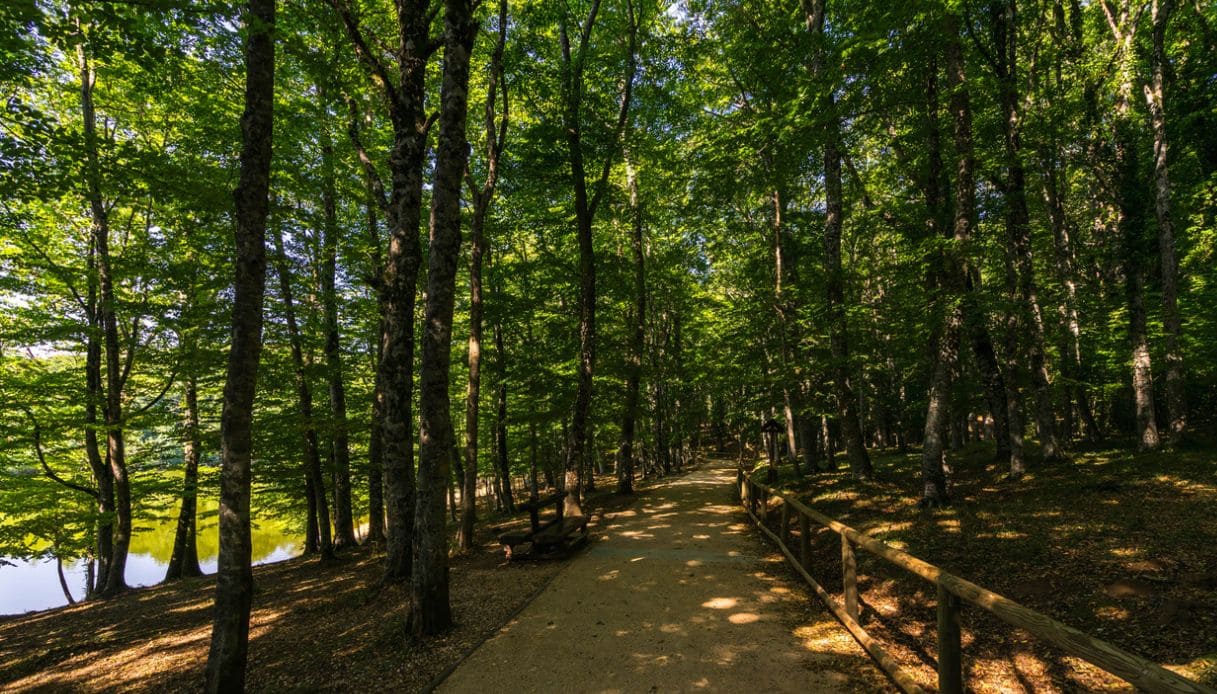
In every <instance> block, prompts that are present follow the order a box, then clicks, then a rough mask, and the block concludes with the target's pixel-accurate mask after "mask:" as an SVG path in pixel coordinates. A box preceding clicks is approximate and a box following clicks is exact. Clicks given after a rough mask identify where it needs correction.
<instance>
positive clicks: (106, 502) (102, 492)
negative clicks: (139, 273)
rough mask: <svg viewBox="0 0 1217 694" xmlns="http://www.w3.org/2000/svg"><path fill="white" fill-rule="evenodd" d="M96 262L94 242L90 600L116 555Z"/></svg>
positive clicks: (89, 351) (88, 381) (88, 448)
mask: <svg viewBox="0 0 1217 694" xmlns="http://www.w3.org/2000/svg"><path fill="white" fill-rule="evenodd" d="M96 258H97V252H96V249H95V248H94V247H93V242H92V240H91V239H90V242H89V256H88V267H89V288H88V298H87V300H86V303H87V305H88V307H89V310H88V319H89V332H88V337H87V338H86V341H85V454H86V457H87V458H88V460H89V469H90V470H92V471H93V480H94V481H95V482H96V483H97V511H98V516H99V520H98V521H97V524H96V526H95V532H96V533H97V539H96V548H95V550H94V551H95V552H96V556H97V571H96V574H95V575H94V577H93V580H91V581H89V586H88V596H89V597H93V596H95V595H97V594H98V593H100V592H101V591H103V590H104V589H105V587H106V579H107V577H108V576H109V570H110V555H111V554H112V553H113V551H114V522H113V520H112V518H113V516H114V478H113V477H112V476H111V475H110V466H109V465H107V464H106V461H105V458H104V457H103V456H102V453H101V445H100V443H99V442H98V439H97V430H98V429H99V428H100V427H99V424H100V422H99V420H98V416H97V406H98V404H99V403H100V404H101V405H102V409H105V402H104V397H105V396H104V393H103V388H102V383H101V341H100V340H99V339H98V337H99V336H100V334H101V314H100V310H99V308H98V305H97V280H96V274H97V273H96V272H94V269H95V267H96ZM103 416H104V415H103Z"/></svg>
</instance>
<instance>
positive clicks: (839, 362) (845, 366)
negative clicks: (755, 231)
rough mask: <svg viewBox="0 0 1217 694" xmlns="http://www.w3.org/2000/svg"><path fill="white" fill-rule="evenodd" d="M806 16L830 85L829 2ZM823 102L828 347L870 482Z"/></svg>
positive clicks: (818, 74) (834, 125) (862, 475)
mask: <svg viewBox="0 0 1217 694" xmlns="http://www.w3.org/2000/svg"><path fill="white" fill-rule="evenodd" d="M803 9H804V15H805V19H806V23H807V29H808V31H810V32H811V33H812V35H813V37H814V38H815V40H816V42H817V46H816V48H815V49H814V51H813V57H812V65H811V76H812V78H813V79H814V80H818V81H821V82H823V83H825V84H826V85H828V84H830V83H832V82H833V81H834V80H832V79H831V78H830V76H829V75H828V74H827V63H828V50H827V42H828V39H827V37H826V35H825V31H824V22H825V3H824V0H804V2H803ZM824 93H825V95H826V96H824V98H823V109H824V113H825V114H828V115H827V117H826V124H825V126H824V132H823V137H824V205H825V217H824V258H825V264H826V267H825V271H826V272H825V274H826V276H827V277H826V285H827V305H828V312H827V313H828V321H829V344H830V349H831V352H832V361H833V366H832V371H833V390H834V392H835V395H836V400H837V412H838V414H839V416H840V420H841V433H842V436H844V438H845V451H846V455H847V457H848V459H849V467H850V472H851V473H852V474H853V476H854V477H856V478H859V479H866V478H869V477H870V476H871V475H872V474H873V472H872V469H871V462H870V456H869V455H867V452H866V444H865V443H864V442H863V440H862V422H861V420H860V416H859V412H858V400H857V397H856V396H855V394H854V389H853V386H852V385H851V383H850V370H851V369H850V363H849V329H848V325H847V321H846V311H845V277H844V272H843V270H842V267H841V224H842V215H843V195H842V189H841V119H840V116H839V115H838V114H837V105H836V99H835V97H834V96H833V94H832V89H831V87H827V86H826V87H825V88H824Z"/></svg>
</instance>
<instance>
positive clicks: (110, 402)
mask: <svg viewBox="0 0 1217 694" xmlns="http://www.w3.org/2000/svg"><path fill="white" fill-rule="evenodd" d="M80 31H81V32H82V33H83V31H84V30H83V29H80ZM86 43H87V41H86V40H85V39H84V38H83V37H82V40H81V42H80V43H78V44H77V46H76V58H77V63H78V68H79V70H80V108H81V113H82V117H83V121H84V145H85V170H84V171H85V188H86V197H87V198H88V202H89V214H90V221H91V225H90V230H91V237H92V245H93V254H94V255H93V259H94V268H95V269H96V271H97V288H98V292H99V295H98V298H97V304H96V308H97V321H96V322H97V324H98V325H99V326H100V327H101V332H102V345H103V347H104V355H105V376H106V388H105V408H104V418H105V425H106V463H107V465H108V467H109V477H110V478H111V479H112V480H113V490H114V525H113V526H112V537H113V541H112V545H111V548H110V558H109V563H108V566H107V567H105V571H104V573H105V575H106V582H105V586H104V588H102V591H101V593H102V595H105V596H113V595H117V594H118V593H121V592H122V591H124V590H126V589H127V582H126V577H125V574H126V567H127V553H128V551H129V549H130V546H131V486H130V483H129V482H128V480H127V460H126V447H125V445H124V442H123V429H122V427H123V412H122V407H123V398H122V391H123V383H122V380H123V377H122V369H121V367H120V363H121V361H122V355H121V354H120V353H119V347H118V321H117V319H116V317H115V309H114V273H113V269H112V267H111V265H110V220H109V213H108V212H107V210H106V205H105V200H104V199H103V197H102V190H101V163H100V157H99V155H98V144H97V115H96V111H95V110H94V107H93V87H94V84H95V83H96V80H97V75H96V73H95V72H94V71H93V67H92V65H91V64H90V62H89V57H88V53H87V49H86ZM103 498H104V497H103Z"/></svg>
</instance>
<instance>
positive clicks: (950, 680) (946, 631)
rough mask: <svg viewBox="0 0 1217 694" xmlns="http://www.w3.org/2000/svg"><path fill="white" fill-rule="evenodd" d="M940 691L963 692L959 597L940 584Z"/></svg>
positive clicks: (954, 693) (959, 693) (946, 693)
mask: <svg viewBox="0 0 1217 694" xmlns="http://www.w3.org/2000/svg"><path fill="white" fill-rule="evenodd" d="M938 691H939V692H941V693H942V694H963V660H962V658H961V653H960V645H959V598H958V597H956V596H955V595H954V594H953V593H951V591H949V590H947V589H946V587H945V586H943V585H942V584H941V583H939V584H938Z"/></svg>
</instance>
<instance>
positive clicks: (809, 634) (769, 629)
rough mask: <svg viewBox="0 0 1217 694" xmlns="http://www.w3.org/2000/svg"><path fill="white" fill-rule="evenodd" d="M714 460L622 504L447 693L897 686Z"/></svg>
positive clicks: (462, 669) (729, 470)
mask: <svg viewBox="0 0 1217 694" xmlns="http://www.w3.org/2000/svg"><path fill="white" fill-rule="evenodd" d="M734 479H735V464H734V462H733V461H716V462H713V461H712V462H711V463H710V464H707V465H706V466H705V467H703V468H702V469H700V470H697V471H695V472H692V473H690V474H688V475H686V476H684V477H682V478H679V479H674V480H670V481H668V482H666V483H665V484H663V485H660V486H658V487H656V488H655V489H654V490H653V491H651V492H649V493H647V494H646V495H645V496H643V497H642V498H641V499H639V502H638V503H636V504H635V505H634V506H633V507H631V508H629V509H623V510H621V511H618V512H616V513H610V514H608V515H607V516H606V517H605V520H604V522H603V523H602V524H601V526H600V528H599V529H598V531H597V533H596V536H595V538H594V540H593V541H592V546H591V549H590V550H588V552H587V553H586V554H585V555H583V556H581V557H579V559H578V560H577V561H574V562H571V563H570V564H569V565H567V566H566V567H565V568H563V570H562V572H561V573H560V574H558V576H557V577H556V578H555V579H554V580H553V582H552V583H550V585H549V586H548V587H547V588H546V589H545V591H544V592H543V593H542V594H541V595H540V596H539V597H538V598H537V599H536V600H535V601H533V602H532V603H531V604H529V606H528V607H527V608H525V609H524V610H523V611H522V612H521V613H520V614H519V616H518V617H516V618H515V619H514V620H512V622H511V623H510V624H509V625H508V626H507V627H505V628H504V629H503V630H502V631H501V632H500V633H499V634H497V635H496V636H495V637H494V638H492V639H490V640H489V641H487V642H486V643H485V644H483V645H482V646H481V647H479V648H478V649H477V650H476V651H475V652H474V653H473V654H472V655H471V656H470V657H469V659H468V660H466V661H465V662H464V663H462V664H461V665H460V666H459V667H458V668H457V669H456V670H455V671H454V672H453V673H452V674H451V676H450V677H449V678H448V679H447V680H446V681H445V682H444V683H443V684H442V685H441V686H440V691H444V692H490V691H522V692H687V691H715V692H754V691H760V692H807V691H813V692H851V691H863V692H871V691H887V690H890V689H891V687H890V685H889V684H888V683H887V682H886V680H885V679H884V678H883V675H882V673H880V672H879V671H878V669H877V668H875V667H874V665H872V664H871V663H870V661H869V660H868V659H867V656H866V653H865V652H864V651H863V650H862V649H861V648H860V647H859V646H858V645H857V644H856V643H855V642H854V641H853V639H852V637H851V636H850V635H849V632H847V631H846V630H845V629H844V628H843V627H842V626H841V625H840V624H838V623H837V622H836V621H835V620H834V619H833V618H832V616H831V614H830V613H829V612H828V611H827V610H826V609H824V608H823V607H821V606H820V605H819V604H818V603H815V602H813V601H811V600H809V599H808V598H807V596H806V595H804V594H803V591H802V590H801V589H800V587H799V586H798V584H796V583H794V582H793V581H791V580H789V575H788V572H787V571H785V569H784V565H783V564H782V559H781V557H780V556H779V555H775V554H774V553H773V552H772V550H771V549H770V548H766V546H765V545H764V544H763V543H762V542H761V541H760V539H759V538H758V537H757V536H756V533H755V532H753V531H751V529H750V527H749V525H748V524H747V520H746V518H745V516H744V514H743V512H742V510H741V509H740V507H739V506H738V505H737V504H735V503H733V502H732V487H733V483H734Z"/></svg>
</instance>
